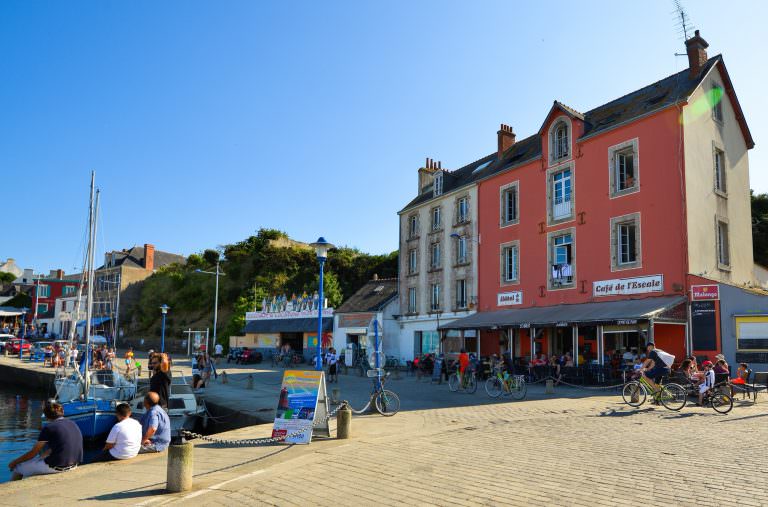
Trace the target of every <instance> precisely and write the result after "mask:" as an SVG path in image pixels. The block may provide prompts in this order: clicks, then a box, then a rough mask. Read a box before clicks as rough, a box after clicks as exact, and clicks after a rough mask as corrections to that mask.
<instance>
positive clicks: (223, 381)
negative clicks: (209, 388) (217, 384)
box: [221, 371, 229, 384]
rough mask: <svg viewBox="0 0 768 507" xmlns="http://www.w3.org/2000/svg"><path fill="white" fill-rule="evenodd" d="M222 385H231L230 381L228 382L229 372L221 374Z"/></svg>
mask: <svg viewBox="0 0 768 507" xmlns="http://www.w3.org/2000/svg"><path fill="white" fill-rule="evenodd" d="M221 383H222V384H227V383H229V380H227V372H225V371H223V372H221Z"/></svg>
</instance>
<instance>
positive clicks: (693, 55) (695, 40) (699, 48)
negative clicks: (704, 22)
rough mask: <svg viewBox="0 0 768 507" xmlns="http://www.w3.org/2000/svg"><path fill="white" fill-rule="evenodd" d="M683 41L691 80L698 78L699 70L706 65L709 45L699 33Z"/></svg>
mask: <svg viewBox="0 0 768 507" xmlns="http://www.w3.org/2000/svg"><path fill="white" fill-rule="evenodd" d="M694 33H695V35H694V36H693V37H691V38H690V39H688V40H687V41H685V50H686V51H687V52H688V68H689V69H690V76H691V77H692V78H695V77H698V75H699V72H701V68H702V67H703V66H704V64H705V63H707V48H708V47H709V44H707V41H705V40H704V39H702V38H701V36H700V35H699V31H698V30H696V32H694Z"/></svg>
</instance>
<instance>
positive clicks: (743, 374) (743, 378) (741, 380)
mask: <svg viewBox="0 0 768 507" xmlns="http://www.w3.org/2000/svg"><path fill="white" fill-rule="evenodd" d="M748 377H749V365H748V364H747V363H739V367H738V368H737V369H736V378H735V379H733V380H731V384H735V385H738V386H743V385H744V384H746V383H747V380H749V378H748ZM740 389H741V395H742V399H745V398H746V397H747V390H746V388H744V387H742V388H740Z"/></svg>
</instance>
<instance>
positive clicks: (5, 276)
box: [0, 271, 16, 285]
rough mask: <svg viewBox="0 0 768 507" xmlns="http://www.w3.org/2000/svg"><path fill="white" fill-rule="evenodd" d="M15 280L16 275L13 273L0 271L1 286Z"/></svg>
mask: <svg viewBox="0 0 768 507" xmlns="http://www.w3.org/2000/svg"><path fill="white" fill-rule="evenodd" d="M14 280H16V275H14V274H13V273H6V272H5V271H0V285H2V284H4V283H11V282H12V281H14Z"/></svg>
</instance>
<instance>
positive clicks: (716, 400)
mask: <svg viewBox="0 0 768 507" xmlns="http://www.w3.org/2000/svg"><path fill="white" fill-rule="evenodd" d="M722 386H727V384H726V383H722V384H716V385H714V386H713V387H712V388H711V389H709V390H708V391H707V392H705V393H704V396H703V397H702V403H701V406H702V407H706V406H710V407H712V409H713V410H714V411H715V412H717V413H718V414H727V413H728V412H730V411H731V410H732V409H733V397H732V396H731V395H730V394H726V393H724V392H722V391H720V390H718V389H717V388H718V387H722Z"/></svg>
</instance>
